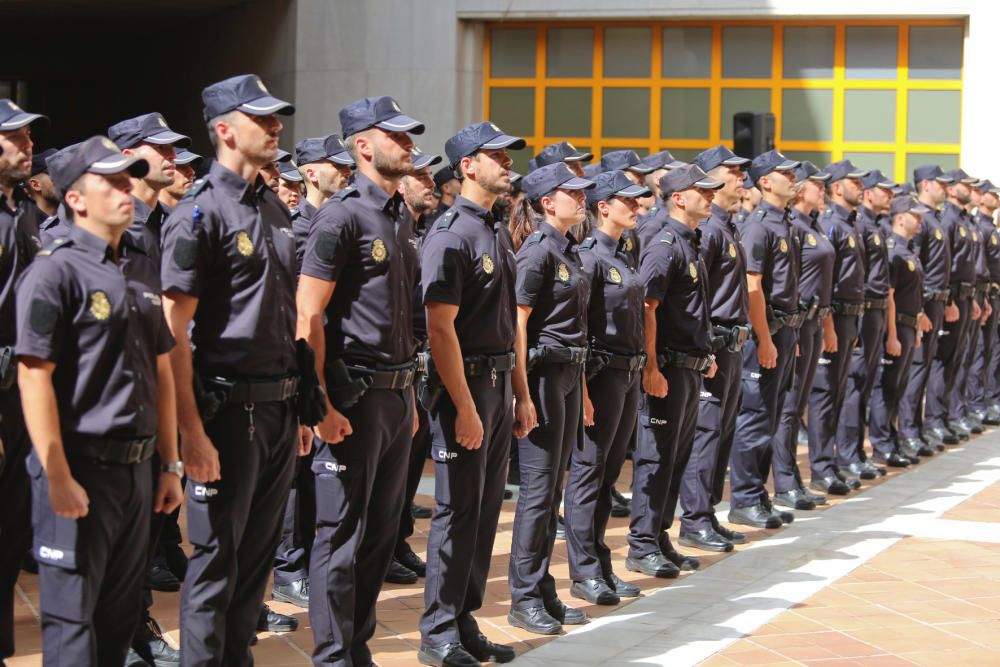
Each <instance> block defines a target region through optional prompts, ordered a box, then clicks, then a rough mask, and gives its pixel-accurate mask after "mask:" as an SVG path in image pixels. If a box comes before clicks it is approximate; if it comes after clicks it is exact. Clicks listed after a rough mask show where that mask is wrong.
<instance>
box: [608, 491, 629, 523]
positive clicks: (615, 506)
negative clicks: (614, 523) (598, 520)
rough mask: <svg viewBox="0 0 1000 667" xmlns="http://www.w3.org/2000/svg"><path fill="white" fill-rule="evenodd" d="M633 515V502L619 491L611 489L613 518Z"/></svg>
mask: <svg viewBox="0 0 1000 667" xmlns="http://www.w3.org/2000/svg"><path fill="white" fill-rule="evenodd" d="M631 513H632V501H631V500H629V499H628V498H626V497H625V496H623V495H622V494H620V493H618V489H617V488H615V487H613V486H612V487H611V516H616V517H618V518H621V517H625V516H628V515H629V514H631Z"/></svg>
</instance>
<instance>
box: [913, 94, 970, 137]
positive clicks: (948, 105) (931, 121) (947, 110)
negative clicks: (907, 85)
mask: <svg viewBox="0 0 1000 667" xmlns="http://www.w3.org/2000/svg"><path fill="white" fill-rule="evenodd" d="M909 100H910V101H909V107H908V111H907V115H908V116H909V117H908V118H907V121H908V123H907V130H906V140H907V141H909V142H910V143H927V144H957V143H958V141H959V134H960V132H959V128H960V127H961V118H960V115H961V104H962V93H961V92H960V91H957V90H911V91H910V98H909Z"/></svg>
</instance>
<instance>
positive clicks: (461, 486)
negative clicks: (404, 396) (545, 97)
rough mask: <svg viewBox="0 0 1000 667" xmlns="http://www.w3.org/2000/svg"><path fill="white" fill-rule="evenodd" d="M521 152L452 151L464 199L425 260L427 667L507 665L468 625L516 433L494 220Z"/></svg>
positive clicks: (502, 267) (511, 145)
mask: <svg viewBox="0 0 1000 667" xmlns="http://www.w3.org/2000/svg"><path fill="white" fill-rule="evenodd" d="M524 145H525V142H524V140H523V139H520V138H518V137H512V136H509V135H506V134H504V133H503V132H502V131H501V130H500V129H499V128H497V126H496V125H494V124H493V123H489V122H482V123H475V124H473V125H469V126H467V127H465V128H463V129H461V130H459V131H458V133H457V134H456V135H455V136H453V137H451V138H450V139H449V140H448V141H447V143H446V144H445V151H446V153H447V155H448V161H449V163H450V165H451V166H452V167H453V168H454V169H455V173H457V174H458V175H460V176H461V177H462V190H461V194H460V195H459V196H458V197H457V198H456V199H455V205H454V207H453V208H452V209H451V210H450V211H448V212H447V213H445V214H444V215H443V216H441V217H440V218H438V220H437V221H436V222H435V223H434V228H433V230H431V231H430V232H429V233H428V235H427V236H426V237H425V239H424V241H423V245H422V249H421V276H422V280H421V283H422V286H423V292H424V293H423V298H422V301H423V303H424V304H425V305H426V306H427V333H428V336H429V342H430V350H431V361H430V362H429V368H430V369H431V370H430V371H429V372H428V374H427V380H426V385H425V386H424V388H423V390H422V403H424V405H425V406H426V408H427V409H428V411H429V412H430V417H431V419H432V420H433V423H434V425H433V442H432V445H431V448H432V457H431V458H432V459H433V460H434V464H435V465H434V474H435V485H434V493H435V501H436V505H437V511H436V512H435V514H434V518H433V519H432V521H431V531H430V536H429V538H428V543H427V585H426V586H425V588H424V602H425V610H424V614H423V616H422V617H421V619H420V634H421V646H420V653H419V659H420V662H422V663H423V664H425V665H455V666H463V667H464V666H466V665H479V664H480V661H494V662H510V661H511V660H513V659H514V655H515V654H514V650H513V649H512V648H510V647H507V646H501V645H498V644H495V643H493V642H491V641H489V639H487V638H486V636H485V635H483V633H482V632H481V631H480V629H479V625H478V624H477V623H476V620H475V618H473V616H472V614H473V612H475V611H476V610H477V609H479V608H480V607H481V606H482V604H483V599H484V595H485V591H486V581H487V579H488V576H489V567H490V556H491V554H492V550H493V540H494V537H495V536H496V529H497V522H498V520H499V517H500V506H501V504H502V502H503V487H504V480H505V476H506V471H507V460H508V457H509V448H510V442H511V434H512V431H513V426H514V414H513V409H512V407H513V406H512V399H513V386H512V376H511V371H512V369H513V367H514V365H515V363H514V362H515V352H514V350H515V337H516V326H515V322H516V317H517V316H516V310H517V309H516V304H515V296H514V289H515V285H514V280H515V260H514V254H513V246H512V244H511V238H510V233H509V232H508V231H507V229H506V228H505V227H504V226H503V225H502V224H501V223H500V222H499V221H497V220H496V219H495V218H494V217H493V214H492V213H490V210H491V209H492V208H493V204H494V203H495V200H496V197H497V196H498V195H499V194H501V193H506V192H509V191H510V189H511V184H510V176H509V172H508V169H509V168H510V165H511V159H510V157H509V156H508V154H507V151H508V149H515V150H516V149H520V148H523V147H524ZM425 168H426V165H425ZM427 177H429V174H428V175H427ZM521 350H522V354H523V352H524V347H523V346H521ZM524 362H525V360H524V359H521V363H522V364H523V363H524ZM526 408H527V406H524V405H522V406H519V409H521V410H522V412H523V411H524V410H525V409H526Z"/></svg>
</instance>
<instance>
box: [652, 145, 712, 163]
mask: <svg viewBox="0 0 1000 667" xmlns="http://www.w3.org/2000/svg"><path fill="white" fill-rule="evenodd" d="M705 148H711V146H705ZM705 148H671V147H670V146H665V147H664V148H663V150H665V151H670V154H671V155H673V156H674V157H675V158H677V159H678V160H680V161H681V162H690V161H691V160H693V159H694V156H695V155H697V154H698V153H700V152H702V151H703V150H705Z"/></svg>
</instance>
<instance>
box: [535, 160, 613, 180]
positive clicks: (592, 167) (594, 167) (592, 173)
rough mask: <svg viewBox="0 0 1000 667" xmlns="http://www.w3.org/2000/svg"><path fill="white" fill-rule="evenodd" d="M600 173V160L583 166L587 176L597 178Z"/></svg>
mask: <svg viewBox="0 0 1000 667" xmlns="http://www.w3.org/2000/svg"><path fill="white" fill-rule="evenodd" d="M532 171H534V170H532ZM599 173H601V163H600V162H595V163H594V164H588V165H587V166H586V167H584V168H583V175H584V176H586V177H587V178H596V177H597V175H598V174H599Z"/></svg>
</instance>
